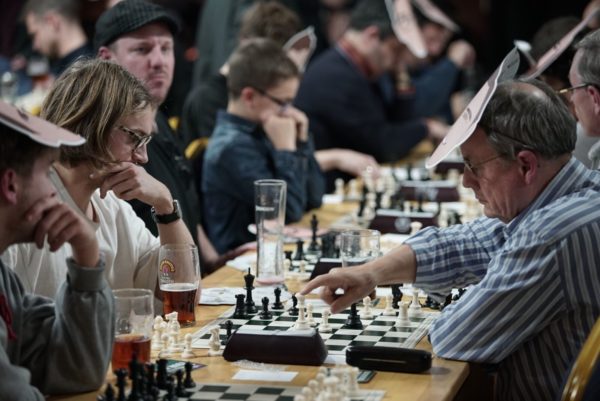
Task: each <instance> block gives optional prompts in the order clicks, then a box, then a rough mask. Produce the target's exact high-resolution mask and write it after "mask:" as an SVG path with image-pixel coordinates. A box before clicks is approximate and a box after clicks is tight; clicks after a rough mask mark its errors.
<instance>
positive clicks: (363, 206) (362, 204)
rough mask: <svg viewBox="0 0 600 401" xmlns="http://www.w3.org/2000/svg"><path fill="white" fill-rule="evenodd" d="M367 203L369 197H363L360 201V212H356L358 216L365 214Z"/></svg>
mask: <svg viewBox="0 0 600 401" xmlns="http://www.w3.org/2000/svg"><path fill="white" fill-rule="evenodd" d="M366 204H367V199H366V198H364V197H363V198H361V200H360V201H359V202H358V212H356V215H357V216H358V217H363V214H364V212H365V205H366Z"/></svg>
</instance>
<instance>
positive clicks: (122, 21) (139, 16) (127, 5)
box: [94, 0, 179, 50]
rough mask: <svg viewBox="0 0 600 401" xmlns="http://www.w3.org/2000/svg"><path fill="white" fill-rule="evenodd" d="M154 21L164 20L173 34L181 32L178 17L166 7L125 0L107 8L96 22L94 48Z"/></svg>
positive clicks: (141, 0)
mask: <svg viewBox="0 0 600 401" xmlns="http://www.w3.org/2000/svg"><path fill="white" fill-rule="evenodd" d="M153 22H163V23H165V24H166V25H167V27H168V28H169V30H170V31H171V32H172V33H173V35H175V34H177V33H178V32H179V21H178V19H177V18H176V17H175V16H174V15H172V14H171V13H169V12H168V11H167V10H166V9H165V8H163V7H161V6H159V5H157V4H154V3H150V2H148V1H144V0H123V1H120V2H118V3H117V4H116V5H115V6H114V7H112V8H109V9H108V10H106V11H105V12H104V13H103V14H102V15H101V16H100V18H98V21H97V22H96V34H95V35H94V48H95V49H96V50H98V49H99V48H100V47H101V46H107V45H109V44H111V43H112V42H114V41H115V40H117V39H119V37H121V36H123V35H125V34H127V33H129V32H133V31H135V30H137V29H139V28H141V27H143V26H145V25H148V24H151V23H153Z"/></svg>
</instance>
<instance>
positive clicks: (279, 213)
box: [254, 180, 287, 285]
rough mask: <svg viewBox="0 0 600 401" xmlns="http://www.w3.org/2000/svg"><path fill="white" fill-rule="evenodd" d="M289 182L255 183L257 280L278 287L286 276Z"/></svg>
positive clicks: (265, 181) (262, 181) (266, 181)
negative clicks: (285, 240)
mask: <svg viewBox="0 0 600 401" xmlns="http://www.w3.org/2000/svg"><path fill="white" fill-rule="evenodd" d="M286 188H287V187H286V183H285V181H283V180H257V181H254V210H255V219H256V242H257V260H256V281H257V282H258V283H260V284H267V285H268V284H278V283H282V282H283V281H284V277H283V227H284V224H285V202H286Z"/></svg>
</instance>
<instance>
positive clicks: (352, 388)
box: [347, 366, 360, 398]
mask: <svg viewBox="0 0 600 401" xmlns="http://www.w3.org/2000/svg"><path fill="white" fill-rule="evenodd" d="M347 394H348V395H349V396H350V397H351V398H355V397H358V396H359V394H360V388H359V387H358V368H357V367H355V366H353V367H349V368H348V384H347Z"/></svg>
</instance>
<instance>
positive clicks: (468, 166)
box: [464, 155, 502, 177]
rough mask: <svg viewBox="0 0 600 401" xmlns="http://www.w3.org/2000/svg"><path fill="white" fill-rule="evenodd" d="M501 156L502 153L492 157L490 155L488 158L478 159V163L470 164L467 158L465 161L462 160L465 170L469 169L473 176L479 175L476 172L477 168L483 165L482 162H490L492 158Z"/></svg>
mask: <svg viewBox="0 0 600 401" xmlns="http://www.w3.org/2000/svg"><path fill="white" fill-rule="evenodd" d="M501 157H502V155H496V156H492V157H490V158H489V159H485V160H483V161H480V162H479V163H475V164H471V162H470V161H468V160H465V161H464V163H465V168H466V169H467V170H469V171H470V172H471V174H473V175H474V176H475V177H479V175H478V172H479V168H480V167H481V166H483V165H484V164H486V163H489V162H491V161H492V160H496V159H499V158H501Z"/></svg>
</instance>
